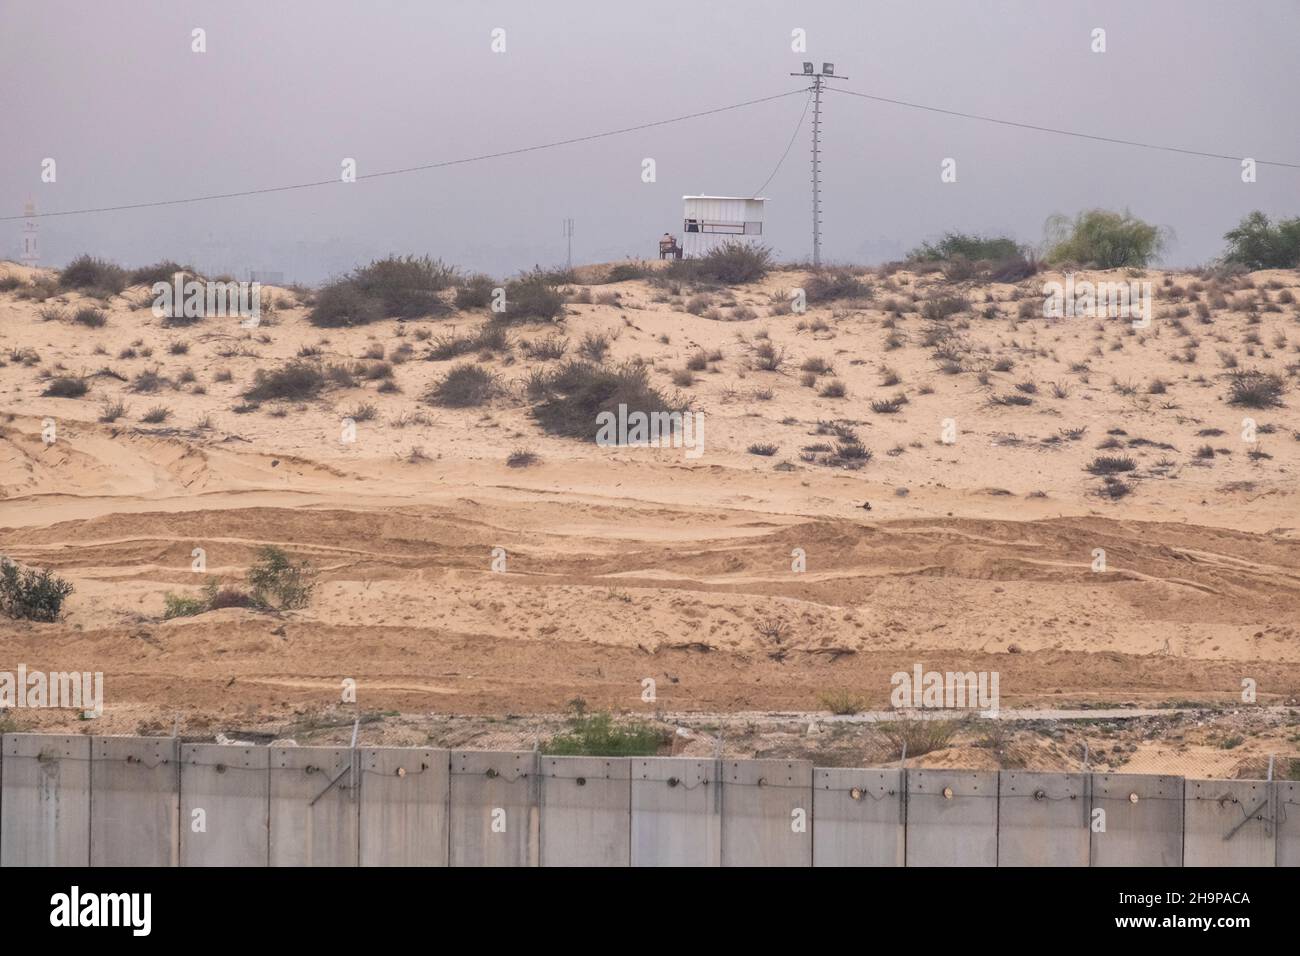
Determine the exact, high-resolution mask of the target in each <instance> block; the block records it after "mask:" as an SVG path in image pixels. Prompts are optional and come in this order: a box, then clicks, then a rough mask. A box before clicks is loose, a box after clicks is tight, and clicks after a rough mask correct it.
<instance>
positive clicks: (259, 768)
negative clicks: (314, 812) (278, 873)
mask: <svg viewBox="0 0 1300 956" xmlns="http://www.w3.org/2000/svg"><path fill="white" fill-rule="evenodd" d="M270 769H271V751H270V750H268V749H267V748H266V747H228V746H222V745H220V744H184V745H182V746H181V820H180V829H181V866H266V863H267V854H268V852H269V850H270V830H269V819H268V818H269V813H270V794H271V775H270Z"/></svg>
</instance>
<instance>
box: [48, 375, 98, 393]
mask: <svg viewBox="0 0 1300 956" xmlns="http://www.w3.org/2000/svg"><path fill="white" fill-rule="evenodd" d="M88 391H90V386H89V385H87V384H86V381H85V379H80V378H76V377H75V376H72V375H64V376H61V377H59V378H54V379H50V382H49V384H47V385H46V386H45V390H44V391H43V392H41V394H42V395H44V396H46V397H48V398H81V396H83V395H85V394H86V392H88Z"/></svg>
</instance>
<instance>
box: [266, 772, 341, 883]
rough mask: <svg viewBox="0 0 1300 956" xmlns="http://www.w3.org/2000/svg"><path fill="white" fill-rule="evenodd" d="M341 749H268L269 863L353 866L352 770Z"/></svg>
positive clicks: (273, 864)
mask: <svg viewBox="0 0 1300 956" xmlns="http://www.w3.org/2000/svg"><path fill="white" fill-rule="evenodd" d="M354 756H355V753H354V752H353V751H352V750H350V749H348V748H347V747H273V748H271V816H270V830H271V852H270V861H271V866H356V865H357V830H358V818H357V805H358V800H357V772H356V769H357V768H356V767H355V766H354V764H353V758H354Z"/></svg>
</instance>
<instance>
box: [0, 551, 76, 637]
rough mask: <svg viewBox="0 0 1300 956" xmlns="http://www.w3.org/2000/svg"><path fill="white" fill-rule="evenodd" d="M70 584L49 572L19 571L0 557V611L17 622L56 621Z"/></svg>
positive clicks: (70, 589)
mask: <svg viewBox="0 0 1300 956" xmlns="http://www.w3.org/2000/svg"><path fill="white" fill-rule="evenodd" d="M72 590H73V588H72V585H71V584H69V583H68V582H67V581H65V580H63V579H62V578H60V577H57V576H56V575H55V574H54V572H53V571H49V570H45V571H37V570H35V569H33V568H20V567H19V566H18V565H16V564H14V562H12V561H10V560H9V559H8V558H4V557H0V611H3V612H4V613H5V614H7V615H8V616H9V617H12V618H15V619H16V620H20V621H44V622H46V623H50V622H53V621H57V620H58V619H59V615H60V614H61V613H62V611H63V602H64V601H65V600H66V599H67V597H68V595H70V594H71V593H72Z"/></svg>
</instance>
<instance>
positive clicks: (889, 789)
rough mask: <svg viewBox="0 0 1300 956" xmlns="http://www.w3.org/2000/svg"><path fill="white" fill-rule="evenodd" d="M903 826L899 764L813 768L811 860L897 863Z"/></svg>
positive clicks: (901, 852)
mask: <svg viewBox="0 0 1300 956" xmlns="http://www.w3.org/2000/svg"><path fill="white" fill-rule="evenodd" d="M906 830H907V791H906V788H905V785H904V783H903V771H902V770H859V769H856V768H843V767H836V768H830V769H817V770H814V771H813V866H902V865H903V864H904V862H905V860H904V848H905V845H906V840H905V835H906Z"/></svg>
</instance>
